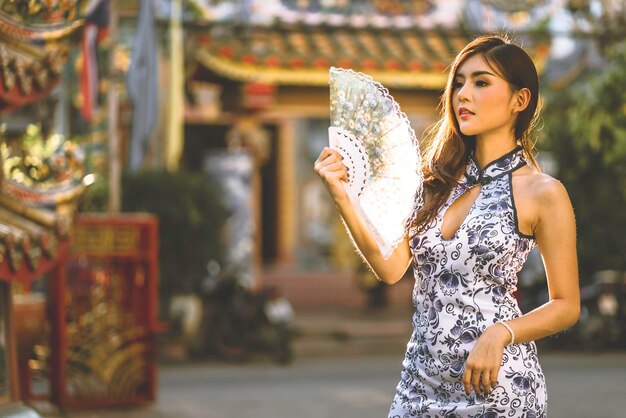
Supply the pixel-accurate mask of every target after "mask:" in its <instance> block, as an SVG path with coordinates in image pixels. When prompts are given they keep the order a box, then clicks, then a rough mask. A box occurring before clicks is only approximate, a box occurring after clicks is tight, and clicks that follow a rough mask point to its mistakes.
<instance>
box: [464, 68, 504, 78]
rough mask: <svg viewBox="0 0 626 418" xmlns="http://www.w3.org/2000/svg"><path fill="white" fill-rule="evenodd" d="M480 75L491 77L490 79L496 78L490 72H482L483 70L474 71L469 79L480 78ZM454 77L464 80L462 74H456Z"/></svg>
mask: <svg viewBox="0 0 626 418" xmlns="http://www.w3.org/2000/svg"><path fill="white" fill-rule="evenodd" d="M481 75H490V76H492V77H495V76H496V75H495V74H494V73H491V72H489V71H484V70H483V71H474V72H473V73H472V74H471V77H472V78H474V77H479V76H481ZM456 76H457V77H461V78H465V74H463V73H457V74H456Z"/></svg>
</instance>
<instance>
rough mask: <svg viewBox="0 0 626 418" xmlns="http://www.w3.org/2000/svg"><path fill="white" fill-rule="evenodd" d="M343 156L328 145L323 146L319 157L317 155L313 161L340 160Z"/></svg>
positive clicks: (327, 161) (328, 161)
mask: <svg viewBox="0 0 626 418" xmlns="http://www.w3.org/2000/svg"><path fill="white" fill-rule="evenodd" d="M342 159H343V157H342V156H341V154H339V153H338V152H337V151H336V150H334V149H332V148H328V147H324V149H323V150H322V152H321V153H320V155H319V157H317V161H315V163H316V164H317V163H318V162H319V163H324V162H325V163H330V162H335V161H341V160H342Z"/></svg>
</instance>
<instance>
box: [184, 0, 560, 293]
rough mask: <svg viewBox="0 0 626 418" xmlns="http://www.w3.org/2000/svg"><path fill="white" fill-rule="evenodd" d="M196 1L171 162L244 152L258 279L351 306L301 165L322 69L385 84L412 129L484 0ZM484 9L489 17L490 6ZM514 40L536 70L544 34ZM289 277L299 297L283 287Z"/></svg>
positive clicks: (320, 96)
mask: <svg viewBox="0 0 626 418" xmlns="http://www.w3.org/2000/svg"><path fill="white" fill-rule="evenodd" d="M196 3H197V4H200V3H202V4H204V6H203V7H201V6H198V8H197V9H199V10H200V11H201V12H196V17H195V18H193V19H190V20H189V21H188V22H187V23H186V25H185V28H186V51H187V52H186V55H187V59H186V69H185V72H186V74H187V78H186V86H187V91H188V103H187V105H186V108H185V123H186V128H185V147H184V152H183V157H182V163H183V165H185V166H187V167H189V168H191V169H201V168H202V166H203V164H202V158H203V155H205V154H210V153H211V152H213V151H214V150H215V149H216V148H229V147H231V148H232V147H244V148H248V149H250V150H252V151H251V152H252V154H253V155H255V158H256V164H257V168H258V177H259V178H258V179H257V180H256V183H254V185H253V188H254V189H255V190H256V192H255V193H256V199H255V211H256V222H257V225H258V229H257V231H256V232H257V234H255V236H254V240H255V242H256V246H255V248H256V252H257V254H256V258H255V260H256V262H257V265H258V266H259V271H260V272H261V273H260V275H259V276H260V280H261V281H262V282H269V283H275V284H279V285H280V286H282V287H283V288H285V289H286V291H287V292H288V294H289V295H290V296H291V297H292V298H293V299H295V300H296V304H298V303H299V302H298V300H303V301H304V300H306V302H302V303H308V302H309V301H310V302H312V303H315V302H314V301H315V300H317V301H322V300H323V301H325V302H327V303H331V304H332V303H339V304H342V303H359V302H358V296H356V297H355V296H354V295H357V294H359V292H354V291H353V290H354V289H352V288H351V285H350V284H349V283H350V282H351V280H352V279H351V278H350V277H348V276H350V274H352V273H351V272H352V271H354V268H355V266H356V265H358V263H359V260H358V257H357V256H356V255H355V254H354V251H353V250H352V248H351V245H350V243H349V241H348V239H347V238H345V232H344V231H343V227H342V225H341V224H340V221H339V219H338V217H337V216H336V215H335V212H334V208H333V207H332V204H331V202H330V200H329V199H328V198H327V196H326V191H325V190H324V189H323V186H322V184H321V182H320V181H319V180H318V179H317V178H315V176H314V173H313V163H314V161H315V159H316V158H317V156H318V155H319V152H320V151H321V149H322V148H323V147H324V146H326V145H327V141H328V136H327V128H328V123H329V119H328V118H329V116H328V109H329V98H328V94H329V91H328V70H329V67H331V66H335V67H342V68H351V69H353V70H355V71H360V72H364V73H367V74H368V75H370V76H372V78H373V79H374V80H376V81H378V82H380V83H381V84H383V85H384V86H385V87H387V88H388V89H389V90H390V93H391V94H392V96H393V97H394V98H395V99H396V101H398V103H399V104H400V106H401V108H402V110H403V111H404V112H405V113H406V114H407V116H408V117H409V119H410V121H411V123H412V125H413V128H414V129H415V131H416V133H417V135H418V137H419V136H421V134H422V132H423V131H424V130H425V129H427V128H428V126H430V125H431V124H432V123H434V122H435V121H436V119H437V117H438V109H437V107H438V102H439V96H440V94H441V92H442V89H443V87H444V85H445V81H446V79H447V68H448V66H449V64H450V63H451V61H452V59H453V58H454V56H455V55H456V54H457V53H458V52H459V51H460V50H461V49H462V48H463V46H465V45H466V44H467V43H468V42H469V41H470V40H471V39H473V38H474V37H475V36H477V35H478V34H481V33H486V32H489V30H486V29H485V28H484V27H483V26H484V25H482V22H481V21H480V19H479V18H478V17H477V16H482V14H484V13H486V12H485V11H483V10H481V9H480V7H482V6H481V5H482V3H484V2H482V3H481V2H458V1H445V2H430V1H426V0H424V1H389V2H387V1H385V2H379V1H359V2H342V1H334V2H333V1H331V2H321V1H303V2H301V1H273V2H267V3H264V2H251V5H250V6H249V8H248V9H246V8H243V9H242V8H241V7H239V8H234V9H228V8H225V7H221V8H220V7H213V8H211V7H209V6H206V2H200V1H198V2H196ZM218 3H222V4H223V3H228V2H218ZM470 3H471V4H470ZM474 3H476V4H474ZM494 3H495V2H494ZM540 3H542V2H537V5H538V7H539V6H541V5H540ZM471 7H473V9H471V10H470V8H471ZM489 10H491V11H492V12H493V13H492V14H493V16H496V15H497V12H498V10H499V9H497V8H496V7H495V6H493V7H492V8H491V9H489ZM494 10H495V12H494ZM229 12H230V14H229ZM533 13H535V12H534V11H532V10H531V11H529V12H528V15H529V16H530V20H529V21H532V19H533V18H534V17H535V16H534V15H533ZM537 13H539V12H537ZM501 14H504V12H502V13H501ZM517 19H518V20H520V19H521V18H520V16H518V17H517ZM509 23H510V22H509ZM522 23H523V22H522ZM522 23H520V25H521V24H522ZM526 24H529V23H528V22H526ZM518 38H519V40H520V41H521V42H522V43H523V44H524V45H525V46H526V48H527V50H529V52H530V54H531V55H532V56H533V58H534V60H535V62H536V64H537V66H538V67H539V68H540V69H542V68H543V67H544V64H545V62H546V60H547V58H548V52H549V38H546V37H545V36H530V35H528V34H527V33H526V32H522V31H520V35H519V36H518ZM337 277H339V279H337ZM342 277H343V278H342ZM297 278H301V280H297ZM338 283H340V284H339V285H338ZM341 283H343V284H344V285H342V284H341ZM292 284H293V286H294V287H298V288H300V289H307V290H302V291H301V292H303V293H306V297H305V298H299V297H298V296H297V295H296V294H295V293H292V294H290V293H289V292H290V286H292ZM339 288H342V289H343V290H345V291H343V290H342V291H338V289H339ZM399 291H400V290H399ZM403 291H404V290H401V291H400V292H403ZM294 292H295V290H294ZM316 295H317V296H316Z"/></svg>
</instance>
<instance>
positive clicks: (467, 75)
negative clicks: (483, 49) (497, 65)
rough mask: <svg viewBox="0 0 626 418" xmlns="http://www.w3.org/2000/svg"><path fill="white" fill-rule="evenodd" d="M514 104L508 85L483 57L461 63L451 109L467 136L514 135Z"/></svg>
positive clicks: (472, 58) (479, 56) (455, 80)
mask: <svg viewBox="0 0 626 418" xmlns="http://www.w3.org/2000/svg"><path fill="white" fill-rule="evenodd" d="M515 104H516V103H515V95H514V94H513V91H512V90H511V87H510V86H509V83H508V82H507V81H506V80H505V79H503V78H502V77H500V76H499V75H497V74H496V72H495V71H494V70H493V69H492V68H491V67H490V66H489V65H488V64H487V61H485V59H484V58H483V56H482V54H477V55H473V56H471V57H470V58H468V59H467V60H465V62H463V64H461V66H460V67H459V69H458V71H457V72H456V76H455V77H454V84H453V91H452V106H453V109H454V115H455V117H456V120H457V121H458V123H459V127H460V129H461V132H463V134H464V135H467V136H472V135H476V136H477V137H478V138H480V137H481V136H485V135H487V136H491V135H505V136H511V135H513V126H514V123H515V119H516V117H517V113H516V112H514V109H515Z"/></svg>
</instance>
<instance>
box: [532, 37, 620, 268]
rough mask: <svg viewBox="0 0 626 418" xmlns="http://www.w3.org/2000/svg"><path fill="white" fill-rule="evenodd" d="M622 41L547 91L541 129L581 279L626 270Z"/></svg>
mask: <svg viewBox="0 0 626 418" xmlns="http://www.w3.org/2000/svg"><path fill="white" fill-rule="evenodd" d="M624 68H626V42H622V43H620V44H617V45H615V47H613V48H612V49H611V50H610V52H609V53H608V55H607V65H606V67H605V68H604V69H603V70H601V71H596V72H593V73H589V74H587V75H586V76H584V77H583V78H582V79H581V80H579V81H577V82H576V83H575V84H573V85H571V86H570V87H569V88H568V89H566V90H561V91H554V92H548V93H547V94H546V111H545V113H544V122H545V126H544V133H545V143H546V144H547V148H548V149H549V150H550V151H552V154H553V156H554V158H555V159H556V162H557V164H558V167H559V173H558V177H559V178H560V179H561V180H562V181H563V184H564V185H565V186H566V187H567V190H568V192H569V194H570V198H571V199H572V203H573V205H574V210H575V212H576V218H577V226H578V255H579V260H580V267H581V278H583V280H584V279H585V277H588V276H589V274H590V273H592V272H594V271H597V270H601V269H615V270H622V271H624V270H626V260H625V257H626V238H625V237H626V234H625V233H624V230H625V228H626V210H625V209H624V208H625V207H626V88H625V87H624V86H626V71H624Z"/></svg>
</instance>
